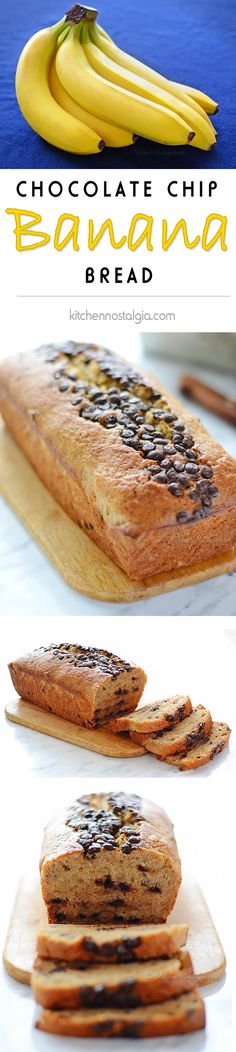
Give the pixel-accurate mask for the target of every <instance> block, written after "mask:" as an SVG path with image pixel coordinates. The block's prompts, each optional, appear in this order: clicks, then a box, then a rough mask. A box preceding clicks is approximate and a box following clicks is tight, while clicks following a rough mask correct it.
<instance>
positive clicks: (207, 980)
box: [197, 944, 227, 986]
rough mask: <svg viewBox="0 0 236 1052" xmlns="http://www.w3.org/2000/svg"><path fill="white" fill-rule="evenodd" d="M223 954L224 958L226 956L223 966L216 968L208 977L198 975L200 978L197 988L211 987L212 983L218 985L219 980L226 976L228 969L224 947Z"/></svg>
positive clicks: (198, 978)
mask: <svg viewBox="0 0 236 1052" xmlns="http://www.w3.org/2000/svg"><path fill="white" fill-rule="evenodd" d="M221 945H222V944H221ZM222 953H223V956H224V959H223V961H222V964H219V965H218V968H214V969H213V971H211V972H209V973H208V975H207V976H206V975H201V974H200V975H198V977H197V986H211V984H212V983H217V981H218V979H222V976H223V975H225V972H226V968H227V960H226V956H225V953H224V950H223V947H222Z"/></svg>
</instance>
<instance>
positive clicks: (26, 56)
mask: <svg viewBox="0 0 236 1052" xmlns="http://www.w3.org/2000/svg"><path fill="white" fill-rule="evenodd" d="M64 28H65V19H64V18H63V19H62V20H61V21H60V22H58V23H56V25H54V26H51V27H50V28H48V29H43V30H42V31H41V32H39V33H35V35H34V36H33V37H31V39H30V40H28V43H27V44H26V45H25V47H24V49H23V51H22V53H21V55H20V58H19V62H18V66H17V70H16V96H17V101H18V103H19V106H20V109H21V111H22V113H23V116H24V117H25V120H26V121H28V124H30V126H31V128H33V129H34V131H36V132H38V134H39V135H41V136H42V138H43V139H46V142H49V143H51V144H52V146H57V147H59V148H60V149H61V150H67V151H68V152H69V153H78V154H79V153H85V154H89V153H98V151H99V150H101V149H102V147H103V145H104V143H103V142H102V141H101V137H100V136H98V135H96V133H95V132H94V131H92V129H91V128H88V126H86V125H85V124H83V123H81V122H80V121H78V120H76V119H75V117H72V116H71V114H69V113H66V112H65V110H63V109H61V107H60V106H58V104H57V102H55V99H54V98H53V96H52V95H51V92H50V88H49V83H48V76H49V69H50V64H51V61H52V57H53V54H54V52H55V49H56V43H57V38H58V36H59V34H60V33H61V32H62V31H63V30H64ZM66 39H67V38H66ZM61 46H62V45H61Z"/></svg>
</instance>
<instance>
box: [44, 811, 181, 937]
mask: <svg viewBox="0 0 236 1052" xmlns="http://www.w3.org/2000/svg"><path fill="white" fill-rule="evenodd" d="M40 874H41V888H42V895H43V899H44V902H45V903H46V906H47V911H48V920H49V922H50V923H51V922H53V923H59V924H60V923H82V924H83V923H86V924H90V923H92V924H97V925H113V926H117V925H124V924H159V923H162V922H163V921H165V920H166V918H167V917H168V915H169V913H170V912H171V910H172V908H173V906H174V903H175V900H176V896H177V892H178V889H179V886H180V882H181V864H180V859H179V855H178V850H177V846H176V841H175V837H174V834H173V827H172V824H171V822H170V820H169V818H168V817H167V815H166V814H165V812H164V811H162V810H160V809H159V808H158V807H157V806H156V805H155V804H153V803H150V802H149V801H146V800H142V799H141V798H140V797H139V796H136V795H133V794H130V795H127V794H125V793H122V792H120V793H113V792H110V793H109V792H108V793H101V794H100V793H98V794H91V795H88V796H83V797H81V798H80V799H79V800H76V801H75V802H74V803H72V805H71V807H69V808H67V809H66V810H65V812H64V813H63V814H62V815H60V816H59V817H58V820H55V821H53V822H52V823H51V824H50V825H49V826H48V827H47V829H46V832H45V837H44V842H43V848H42V858H41V863H40Z"/></svg>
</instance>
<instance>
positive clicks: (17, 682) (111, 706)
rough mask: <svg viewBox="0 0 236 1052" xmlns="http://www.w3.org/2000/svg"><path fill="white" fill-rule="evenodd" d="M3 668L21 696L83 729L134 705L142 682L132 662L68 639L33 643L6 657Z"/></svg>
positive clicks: (136, 702) (143, 684)
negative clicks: (40, 644) (16, 655)
mask: <svg viewBox="0 0 236 1052" xmlns="http://www.w3.org/2000/svg"><path fill="white" fill-rule="evenodd" d="M9 672H10V675H11V678H12V682H13V683H14V687H15V689H16V690H17V692H18V694H20V695H21V696H22V697H23V698H25V699H27V700H28V701H31V702H33V703H34V704H35V705H38V706H39V708H42V709H46V710H47V711H48V712H53V713H54V714H55V715H56V716H62V717H63V719H67V720H70V721H71V722H72V723H77V724H79V725H80V726H84V727H99V726H100V725H102V724H104V723H107V722H108V721H109V720H110V719H111V716H112V715H118V713H121V714H122V713H123V712H130V711H131V710H132V709H135V708H136V705H137V704H138V701H139V699H140V698H141V694H142V693H143V690H144V686H145V683H146V675H145V672H143V669H140V668H138V667H137V665H133V664H132V663H130V662H129V661H123V659H122V658H119V657H117V656H116V655H115V654H111V653H110V652H109V651H108V650H98V649H97V647H83V646H79V645H78V644H74V643H73V644H72V643H59V644H52V645H51V646H47V647H39V649H38V650H34V651H33V653H32V654H25V655H24V656H23V657H20V658H17V660H16V661H11V662H10V664H9Z"/></svg>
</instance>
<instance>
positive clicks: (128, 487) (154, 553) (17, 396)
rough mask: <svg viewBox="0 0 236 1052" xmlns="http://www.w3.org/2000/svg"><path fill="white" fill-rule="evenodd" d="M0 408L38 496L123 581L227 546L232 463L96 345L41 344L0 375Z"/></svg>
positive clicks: (182, 412)
mask: <svg viewBox="0 0 236 1052" xmlns="http://www.w3.org/2000/svg"><path fill="white" fill-rule="evenodd" d="M0 410H1V412H2V415H3V417H4V420H5V421H6V423H7V425H8V427H9V429H10V431H11V432H12V435H13V436H14V437H15V439H16V441H17V442H18V443H19V445H20V446H21V448H22V450H23V451H24V452H25V453H26V456H27V457H28V458H29V460H30V461H31V463H32V465H33V466H34V467H35V469H36V471H37V472H38V475H39V476H40V478H41V479H42V481H43V482H44V483H45V485H46V486H47V488H48V489H49V490H50V492H51V493H52V494H53V496H54V497H55V498H56V500H57V501H58V502H59V504H61V505H62V507H63V508H64V509H65V510H66V512H67V513H68V515H69V516H70V517H71V518H72V519H73V520H74V521H75V522H76V523H78V524H79V525H80V526H81V527H82V529H83V530H84V531H85V532H86V533H87V534H88V536H89V537H91V538H92V539H93V540H94V541H95V542H96V543H97V544H98V545H99V546H100V547H101V548H103V549H104V551H105V552H107V554H108V555H109V556H111V558H112V559H113V560H114V561H115V562H116V563H117V564H118V565H119V566H121V567H122V568H123V569H124V570H125V572H126V573H127V574H128V575H129V576H130V577H131V578H134V579H135V578H136V579H140V578H142V577H144V576H147V575H153V574H157V573H161V572H163V571H164V572H166V571H171V570H172V569H176V568H177V567H178V568H180V567H187V566H189V565H193V564H195V563H198V564H199V563H202V562H204V561H206V560H209V559H212V558H213V557H214V556H217V555H221V554H222V553H224V552H226V551H227V550H230V549H232V548H234V547H235V545H236V462H235V461H234V460H233V459H232V458H231V457H230V456H228V455H227V454H226V453H225V452H224V450H223V449H222V448H221V447H220V446H219V445H217V443H216V442H215V441H213V439H211V438H210V436H209V435H208V433H207V432H206V431H205V429H204V428H203V427H202V425H201V423H200V422H199V421H198V420H196V419H195V418H194V417H192V416H190V415H189V413H188V412H187V411H186V409H184V408H183V407H182V405H181V403H179V402H177V401H176V399H174V398H173V397H172V396H171V397H170V395H169V394H168V393H167V392H166V391H165V389H164V388H163V387H162V385H161V384H159V383H154V382H152V383H151V382H150V380H149V379H148V378H145V377H144V376H142V375H141V374H140V373H138V372H137V371H136V370H135V369H134V368H133V367H132V366H131V365H130V363H126V362H125V361H123V360H122V359H120V358H119V357H118V356H116V355H115V354H113V353H111V352H110V351H108V350H105V349H104V348H103V347H97V346H94V345H90V344H82V343H80V344H77V343H73V342H69V343H62V344H56V345H53V344H50V345H49V346H44V347H40V348H39V350H38V351H33V352H31V353H27V354H23V355H19V356H18V357H16V358H10V359H9V360H7V361H5V362H4V363H2V365H1V366H0Z"/></svg>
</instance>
